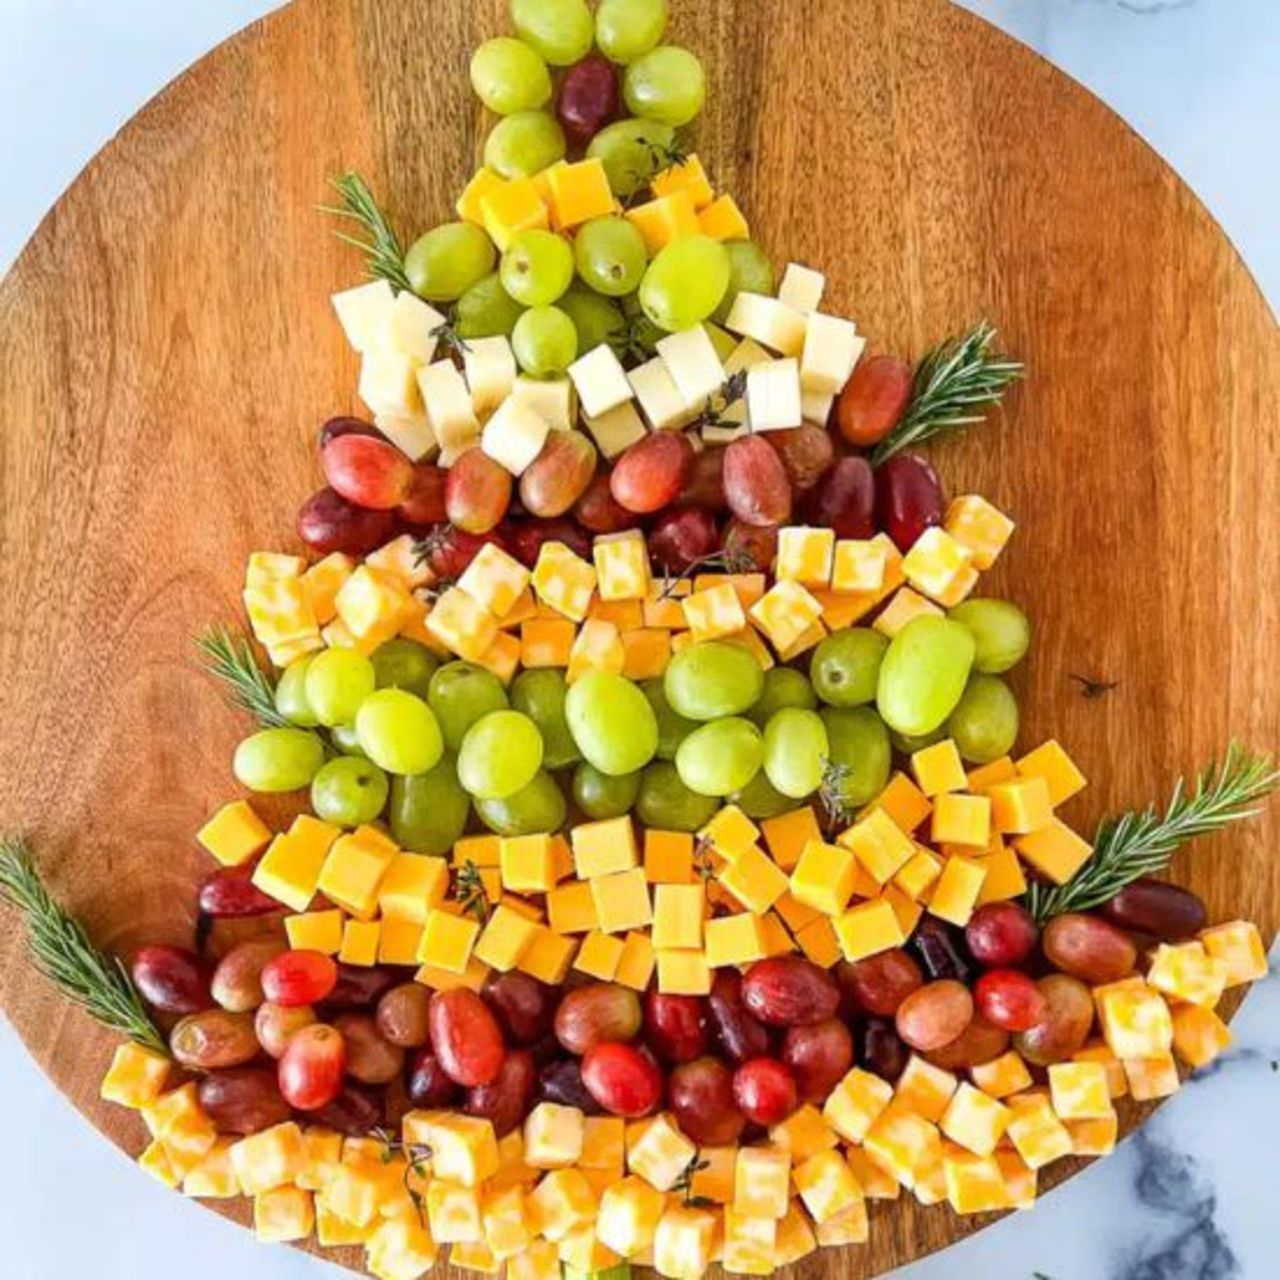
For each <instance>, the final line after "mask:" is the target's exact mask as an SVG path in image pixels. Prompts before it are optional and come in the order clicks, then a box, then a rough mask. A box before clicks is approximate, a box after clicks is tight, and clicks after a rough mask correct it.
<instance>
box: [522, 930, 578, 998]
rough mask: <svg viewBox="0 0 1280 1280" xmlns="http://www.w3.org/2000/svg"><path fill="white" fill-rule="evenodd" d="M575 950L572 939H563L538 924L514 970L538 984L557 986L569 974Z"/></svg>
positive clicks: (576, 947)
mask: <svg viewBox="0 0 1280 1280" xmlns="http://www.w3.org/2000/svg"><path fill="white" fill-rule="evenodd" d="M577 950H578V944H577V943H576V942H574V940H573V939H572V938H566V937H563V936H562V935H560V934H558V933H556V931H555V930H554V929H550V928H548V927H547V926H546V925H543V924H539V925H538V926H537V927H536V929H535V931H534V935H533V940H532V941H531V942H530V943H529V946H528V947H527V949H526V950H525V952H524V954H523V955H522V956H521V957H520V960H519V962H518V963H517V965H516V968H517V969H519V970H520V972H521V973H527V974H528V975H529V976H530V977H531V978H537V979H538V981H539V982H545V983H547V984H548V985H549V986H559V985H560V983H562V982H563V981H564V979H565V975H566V974H567V973H568V972H569V966H570V965H571V964H572V963H573V959H574V955H575V954H576V952H577Z"/></svg>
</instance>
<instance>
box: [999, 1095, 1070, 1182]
mask: <svg viewBox="0 0 1280 1280" xmlns="http://www.w3.org/2000/svg"><path fill="white" fill-rule="evenodd" d="M1008 1109H1009V1112H1010V1115H1009V1121H1008V1125H1007V1126H1006V1128H1005V1133H1006V1135H1007V1136H1008V1138H1009V1141H1010V1142H1012V1143H1013V1145H1014V1147H1015V1148H1017V1152H1018V1155H1020V1156H1021V1157H1022V1160H1023V1162H1024V1163H1025V1164H1026V1166H1027V1167H1028V1168H1029V1169H1043V1168H1044V1167H1045V1165H1047V1164H1052V1163H1053V1162H1054V1161H1055V1160H1061V1159H1062V1157H1063V1156H1069V1155H1070V1154H1071V1135H1070V1134H1069V1133H1068V1132H1067V1131H1066V1129H1065V1127H1064V1126H1063V1123H1062V1121H1061V1120H1059V1119H1058V1117H1057V1115H1056V1114H1055V1112H1054V1110H1053V1106H1052V1104H1051V1103H1050V1101H1049V1098H1048V1095H1046V1094H1045V1093H1044V1092H1043V1091H1042V1090H1038V1089H1036V1090H1032V1091H1030V1092H1028V1093H1020V1094H1015V1095H1014V1096H1013V1097H1012V1098H1010V1099H1009V1100H1008Z"/></svg>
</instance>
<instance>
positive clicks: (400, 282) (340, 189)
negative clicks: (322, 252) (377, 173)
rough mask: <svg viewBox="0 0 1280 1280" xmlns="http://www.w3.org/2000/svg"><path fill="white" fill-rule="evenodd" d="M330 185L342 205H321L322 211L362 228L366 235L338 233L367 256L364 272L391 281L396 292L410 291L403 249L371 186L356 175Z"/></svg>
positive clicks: (347, 174) (331, 180) (340, 178)
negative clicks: (397, 290) (340, 198)
mask: <svg viewBox="0 0 1280 1280" xmlns="http://www.w3.org/2000/svg"><path fill="white" fill-rule="evenodd" d="M330 185H331V186H332V187H333V189H334V190H335V191H336V192H337V193H338V195H339V196H341V197H342V203H341V204H340V205H321V206H320V208H321V211H322V212H324V213H331V214H333V215H334V217H337V218H346V219H347V220H349V221H351V222H354V223H355V224H356V225H357V226H358V227H360V229H361V232H362V233H363V234H359V235H349V234H348V233H347V232H345V231H339V232H338V239H339V240H341V241H343V242H344V243H345V244H349V245H353V246H354V247H355V248H357V249H359V250H360V252H361V253H363V254H364V257H365V270H366V271H367V272H368V273H369V275H370V277H372V278H373V279H375V280H386V281H389V282H390V284H391V287H392V288H393V289H405V290H408V289H409V288H410V285H409V277H408V275H406V274H405V269H404V249H403V248H402V246H401V244H400V240H399V237H398V236H397V235H396V233H395V232H394V231H393V230H392V229H391V224H390V223H389V222H388V221H387V217H386V214H384V213H383V212H382V210H381V209H380V208H379V207H378V202H377V201H376V200H375V199H374V197H373V192H372V191H370V190H369V184H368V183H367V182H365V180H364V179H363V178H362V177H361V176H360V175H359V174H358V173H355V172H348V173H344V174H341V175H340V176H339V177H336V178H331V179H330Z"/></svg>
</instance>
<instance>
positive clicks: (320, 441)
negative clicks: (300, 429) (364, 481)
mask: <svg viewBox="0 0 1280 1280" xmlns="http://www.w3.org/2000/svg"><path fill="white" fill-rule="evenodd" d="M339 436H373V438H374V439H375V440H385V439H386V437H385V436H384V435H383V434H382V432H381V431H379V430H378V428H377V427H375V426H374V425H373V423H372V422H366V421H365V420H364V419H363V418H350V417H337V418H330V419H329V420H328V422H326V423H325V424H324V425H323V426H322V427H321V428H320V431H319V434H318V435H317V437H316V446H317V448H320V449H323V448H324V447H325V445H327V444H328V443H329V441H330V440H336V439H337V438H338V437H339Z"/></svg>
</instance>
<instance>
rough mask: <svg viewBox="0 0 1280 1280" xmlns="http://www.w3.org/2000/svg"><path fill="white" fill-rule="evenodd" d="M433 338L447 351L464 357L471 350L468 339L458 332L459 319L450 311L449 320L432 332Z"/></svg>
mask: <svg viewBox="0 0 1280 1280" xmlns="http://www.w3.org/2000/svg"><path fill="white" fill-rule="evenodd" d="M431 336H432V337H433V338H435V339H436V341H437V342H439V344H440V345H441V346H442V347H443V348H445V350H447V351H456V352H457V353H458V354H459V355H463V354H465V353H467V352H469V351H470V350H471V346H470V344H469V343H468V342H467V340H466V338H464V337H463V336H462V334H460V333H459V332H458V317H457V313H456V312H454V311H450V312H449V316H448V318H447V319H446V320H444V321H442V322H441V323H440V324H438V325H436V327H435V328H434V329H432V330H431Z"/></svg>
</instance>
